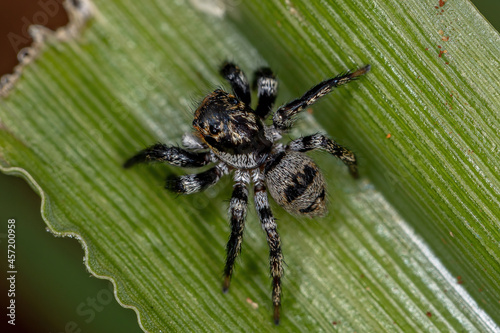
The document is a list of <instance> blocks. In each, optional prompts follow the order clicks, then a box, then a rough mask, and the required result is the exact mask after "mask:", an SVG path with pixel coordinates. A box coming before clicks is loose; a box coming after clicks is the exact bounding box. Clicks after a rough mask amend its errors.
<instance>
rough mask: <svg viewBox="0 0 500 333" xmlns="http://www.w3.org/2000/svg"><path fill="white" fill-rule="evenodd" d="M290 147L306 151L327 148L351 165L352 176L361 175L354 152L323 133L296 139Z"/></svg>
mask: <svg viewBox="0 0 500 333" xmlns="http://www.w3.org/2000/svg"><path fill="white" fill-rule="evenodd" d="M288 149H290V150H293V151H300V152H306V151H310V150H313V149H323V150H326V151H327V152H329V153H330V154H332V155H333V156H335V157H337V158H339V159H340V160H341V161H342V162H344V164H345V165H347V167H349V173H350V174H351V176H353V177H354V178H358V177H359V174H358V163H357V160H356V156H355V155H354V153H353V152H352V151H350V150H349V149H347V148H345V147H343V146H341V145H339V144H338V143H336V142H335V141H333V140H332V139H330V138H327V137H326V136H324V135H323V134H313V135H308V136H304V137H302V138H298V139H295V140H293V141H292V142H290V143H289V144H288Z"/></svg>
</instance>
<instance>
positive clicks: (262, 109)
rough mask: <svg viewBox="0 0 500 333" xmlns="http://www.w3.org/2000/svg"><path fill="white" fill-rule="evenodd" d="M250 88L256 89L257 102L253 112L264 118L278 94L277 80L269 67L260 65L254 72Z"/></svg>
mask: <svg viewBox="0 0 500 333" xmlns="http://www.w3.org/2000/svg"><path fill="white" fill-rule="evenodd" d="M252 88H253V89H257V98H258V103H257V107H256V108H255V113H256V114H257V115H258V116H259V117H260V118H262V119H265V118H266V117H267V116H268V115H269V113H270V112H271V109H272V107H273V104H274V101H275V100H276V96H277V95H278V80H276V77H275V76H274V74H273V72H272V71H271V69H270V68H267V67H262V68H259V69H258V70H257V71H256V72H255V78H254V81H253V85H252Z"/></svg>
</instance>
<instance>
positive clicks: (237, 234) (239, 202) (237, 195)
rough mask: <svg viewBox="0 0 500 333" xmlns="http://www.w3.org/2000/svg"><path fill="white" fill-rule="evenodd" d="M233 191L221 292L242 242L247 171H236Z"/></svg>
mask: <svg viewBox="0 0 500 333" xmlns="http://www.w3.org/2000/svg"><path fill="white" fill-rule="evenodd" d="M234 181H235V184H234V189H233V194H232V196H231V201H230V203H229V215H230V221H231V235H230V236H229V240H228V242H227V246H226V253H227V255H226V266H225V267H224V282H223V284H222V291H223V292H227V290H228V289H229V284H230V282H231V276H232V274H233V270H234V261H235V260H236V257H238V255H239V254H240V253H241V244H242V241H243V230H244V229H245V218H246V215H247V205H248V189H247V185H248V184H249V183H250V176H249V174H248V171H240V170H236V172H235V174H234Z"/></svg>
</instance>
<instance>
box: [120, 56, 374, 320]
mask: <svg viewBox="0 0 500 333" xmlns="http://www.w3.org/2000/svg"><path fill="white" fill-rule="evenodd" d="M369 70H370V65H367V66H365V67H362V68H360V69H357V70H356V71H354V72H346V73H343V74H340V75H337V76H336V77H334V78H331V79H328V80H325V81H323V82H321V83H319V84H318V85H316V86H314V87H312V88H311V89H310V90H309V91H307V92H306V93H305V94H304V95H303V96H302V97H300V98H298V99H295V100H293V101H291V102H289V103H287V104H285V105H282V106H281V107H279V108H278V109H277V110H276V112H275V113H274V115H273V117H272V124H271V125H267V124H266V123H265V119H266V118H267V117H268V115H269V114H270V113H271V109H272V106H273V104H274V101H275V99H276V96H277V90H278V81H277V80H276V77H275V75H274V74H273V72H272V71H271V70H270V69H269V68H267V67H265V68H260V69H258V70H257V71H256V72H255V79H254V81H253V86H252V88H253V89H254V90H255V89H256V90H257V99H258V102H257V106H256V108H255V109H252V108H251V106H250V100H251V99H250V85H249V82H248V80H247V78H246V76H245V74H244V73H243V71H241V70H240V68H239V67H238V66H236V65H235V64H233V63H231V62H225V63H224V64H223V65H222V67H221V69H220V74H221V75H222V76H223V77H224V78H225V79H226V80H227V81H228V82H229V84H230V85H231V88H232V90H233V94H230V93H227V92H225V91H223V90H221V89H217V90H215V91H214V92H212V93H211V94H209V95H208V96H206V97H205V98H204V99H203V101H202V102H201V104H200V106H199V107H198V108H197V109H196V111H195V113H194V120H193V127H194V129H195V131H194V133H187V134H185V135H184V136H183V138H182V145H183V146H184V148H185V149H183V148H180V147H177V146H169V145H165V144H162V143H157V144H155V145H152V146H151V147H149V148H146V149H144V150H142V151H140V152H138V153H137V154H136V155H135V156H133V157H131V158H130V159H128V160H127V161H126V162H125V164H124V167H125V168H129V167H131V166H132V165H134V164H137V163H143V162H153V161H158V162H166V163H168V164H171V165H174V166H179V167H186V168H192V167H195V168H196V167H202V166H205V165H207V164H210V163H212V164H214V166H213V167H212V168H210V169H208V170H206V171H204V172H201V173H197V174H188V175H183V176H180V177H177V176H172V177H169V178H168V179H167V182H166V186H165V187H166V188H167V189H168V190H171V191H173V192H176V193H180V194H191V193H195V192H199V191H203V190H205V189H206V188H207V187H209V186H212V185H214V184H215V183H217V182H218V181H219V179H220V178H221V177H222V176H223V175H226V174H228V173H231V172H233V177H234V186H233V193H232V196H231V201H230V203H229V217H230V225H231V235H230V237H229V240H228V242H227V246H226V253H227V256H226V264H225V268H224V280H223V284H222V290H223V292H227V291H228V289H229V284H230V281H231V277H232V275H233V271H234V263H235V259H236V257H237V256H238V254H239V253H240V252H241V244H242V239H243V229H244V227H245V218H246V214H247V204H248V188H247V186H249V185H250V184H253V190H254V191H253V197H254V203H255V209H256V210H257V213H258V216H259V219H260V222H261V226H262V229H264V231H265V233H266V235H267V243H268V245H269V266H270V272H271V278H272V302H273V310H274V322H275V323H276V324H279V320H280V306H281V277H282V276H283V254H282V252H281V240H280V236H279V234H278V231H277V225H276V221H275V219H274V217H273V214H272V212H271V209H270V206H269V200H268V196H267V191H266V189H267V190H269V192H270V194H271V196H272V197H273V199H274V200H275V201H276V202H277V203H278V204H279V205H281V206H282V207H283V208H284V209H286V210H287V211H288V212H291V213H294V214H297V215H305V216H318V215H324V214H325V213H326V204H325V180H324V178H323V176H322V175H321V172H320V170H319V169H318V167H317V165H316V164H315V163H314V161H313V160H312V159H311V158H309V157H308V156H307V155H306V154H304V152H307V151H310V150H314V149H322V150H325V151H327V152H329V153H330V154H332V155H333V156H335V157H337V158H339V159H340V160H341V161H342V162H343V163H344V164H345V165H346V166H347V167H348V168H349V172H350V174H351V175H352V176H353V177H354V178H357V177H358V168H357V163H356V157H355V156H354V153H353V152H351V151H350V150H348V149H347V148H345V147H343V146H341V145H339V144H338V143H336V142H335V141H333V140H331V139H329V138H327V137H326V136H324V135H322V134H313V135H308V136H304V137H301V138H298V139H295V140H293V141H291V142H289V143H288V144H287V145H284V144H282V143H278V142H277V141H278V140H279V139H281V135H282V134H283V133H286V132H287V131H288V130H290V128H291V127H292V125H293V123H294V120H295V118H296V116H297V114H298V113H299V112H301V111H303V110H304V109H305V108H307V107H308V106H309V105H311V104H313V103H314V102H316V101H317V100H318V99H319V98H321V97H323V96H325V95H326V94H328V93H329V92H331V91H332V90H333V88H336V87H338V86H340V85H343V84H346V83H348V82H350V81H352V80H354V79H356V78H357V77H359V76H360V75H363V74H365V73H366V72H368V71H369Z"/></svg>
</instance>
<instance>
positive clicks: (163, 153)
mask: <svg viewBox="0 0 500 333" xmlns="http://www.w3.org/2000/svg"><path fill="white" fill-rule="evenodd" d="M155 161H156V162H166V163H168V164H171V165H175V166H179V167H187V168H197V167H201V166H204V165H207V164H208V163H210V153H209V152H203V153H193V152H189V151H187V150H184V149H182V148H179V147H169V146H167V145H164V144H162V143H157V144H155V145H152V146H151V147H148V148H146V149H143V150H141V151H140V152H138V153H137V154H136V155H134V156H132V157H131V158H129V159H128V160H127V161H126V162H125V163H124V164H123V166H124V167H125V168H130V167H131V166H133V165H135V164H137V163H145V162H155Z"/></svg>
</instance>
